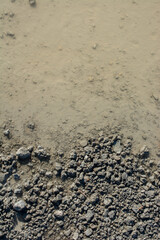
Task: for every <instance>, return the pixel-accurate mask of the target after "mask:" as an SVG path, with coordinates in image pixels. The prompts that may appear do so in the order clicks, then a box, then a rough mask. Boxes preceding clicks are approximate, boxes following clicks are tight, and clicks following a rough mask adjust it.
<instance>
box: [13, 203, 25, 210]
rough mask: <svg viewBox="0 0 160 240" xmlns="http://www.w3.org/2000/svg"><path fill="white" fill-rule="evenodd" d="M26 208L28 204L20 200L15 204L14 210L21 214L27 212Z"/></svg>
mask: <svg viewBox="0 0 160 240" xmlns="http://www.w3.org/2000/svg"><path fill="white" fill-rule="evenodd" d="M25 208H26V203H25V201H23V200H19V201H18V202H16V203H14V205H13V209H14V210H15V211H17V212H21V211H23V210H25Z"/></svg>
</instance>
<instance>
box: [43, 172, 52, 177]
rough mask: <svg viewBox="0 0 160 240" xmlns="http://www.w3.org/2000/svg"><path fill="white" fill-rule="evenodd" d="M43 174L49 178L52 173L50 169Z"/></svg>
mask: <svg viewBox="0 0 160 240" xmlns="http://www.w3.org/2000/svg"><path fill="white" fill-rule="evenodd" d="M45 175H46V177H48V178H51V177H52V176H53V174H52V172H51V171H47V172H46V174H45Z"/></svg>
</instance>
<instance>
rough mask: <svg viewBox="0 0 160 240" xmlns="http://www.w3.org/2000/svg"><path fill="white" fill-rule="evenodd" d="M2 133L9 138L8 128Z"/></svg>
mask: <svg viewBox="0 0 160 240" xmlns="http://www.w3.org/2000/svg"><path fill="white" fill-rule="evenodd" d="M3 134H4V136H6V137H8V138H9V136H10V130H9V129H7V130H5V131H4V132H3Z"/></svg>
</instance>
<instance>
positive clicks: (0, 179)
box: [0, 173, 7, 184]
mask: <svg viewBox="0 0 160 240" xmlns="http://www.w3.org/2000/svg"><path fill="white" fill-rule="evenodd" d="M6 180H7V174H6V173H0V183H1V184H4V183H5V182H6Z"/></svg>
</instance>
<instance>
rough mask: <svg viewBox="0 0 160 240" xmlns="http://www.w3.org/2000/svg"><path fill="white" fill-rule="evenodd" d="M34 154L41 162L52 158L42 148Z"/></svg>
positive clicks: (39, 147)
mask: <svg viewBox="0 0 160 240" xmlns="http://www.w3.org/2000/svg"><path fill="white" fill-rule="evenodd" d="M34 154H35V157H37V158H38V159H39V160H47V159H49V158H50V154H49V153H47V152H46V150H45V149H44V148H43V147H42V146H38V148H37V149H36V150H35V151H34Z"/></svg>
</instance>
